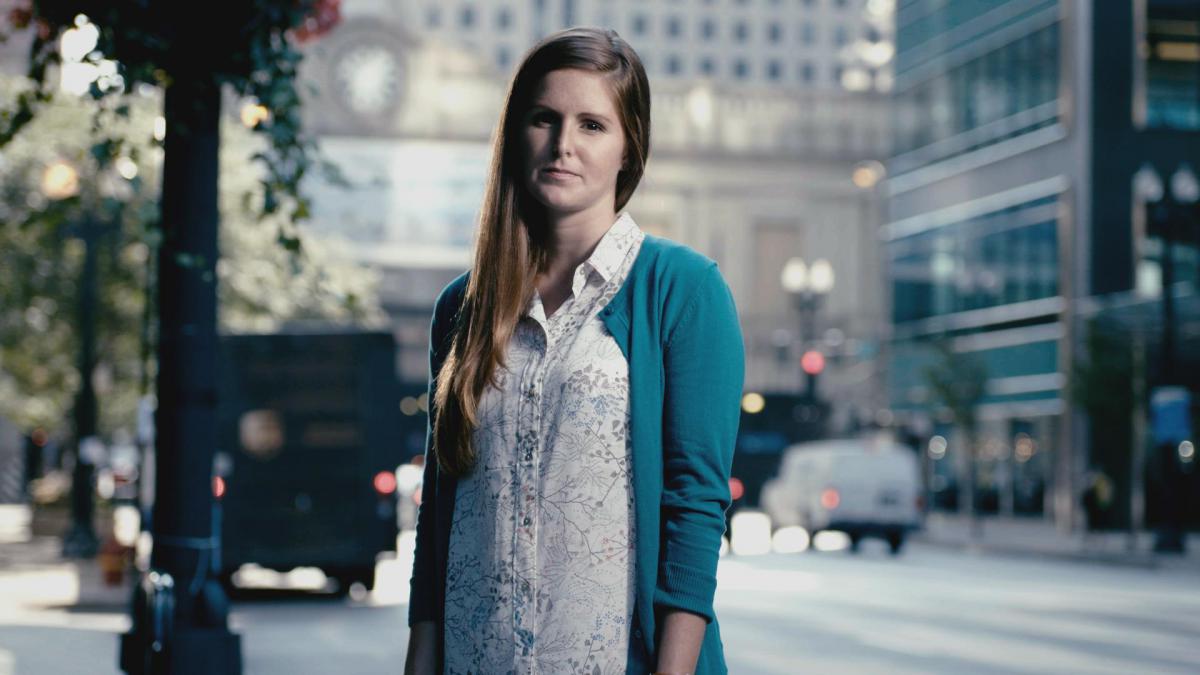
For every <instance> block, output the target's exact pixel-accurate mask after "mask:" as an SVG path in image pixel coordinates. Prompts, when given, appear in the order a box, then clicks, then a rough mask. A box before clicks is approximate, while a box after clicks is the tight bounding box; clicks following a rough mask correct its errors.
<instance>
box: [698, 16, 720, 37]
mask: <svg viewBox="0 0 1200 675" xmlns="http://www.w3.org/2000/svg"><path fill="white" fill-rule="evenodd" d="M716 34H717V23H716V22H715V21H713V20H712V19H705V20H704V21H703V22H702V23H701V24H700V35H702V36H703V37H704V39H705V40H711V39H713V37H715V36H716Z"/></svg>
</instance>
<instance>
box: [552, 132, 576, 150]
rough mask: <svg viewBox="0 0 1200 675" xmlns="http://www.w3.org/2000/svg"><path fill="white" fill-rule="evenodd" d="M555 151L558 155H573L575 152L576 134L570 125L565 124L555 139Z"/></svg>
mask: <svg viewBox="0 0 1200 675" xmlns="http://www.w3.org/2000/svg"><path fill="white" fill-rule="evenodd" d="M554 152H555V154H556V155H558V156H563V155H571V154H573V153H574V152H575V136H574V134H573V133H571V129H570V127H568V126H567V125H565V124H564V125H563V126H562V127H560V128H559V130H558V136H557V137H556V138H555V139H554Z"/></svg>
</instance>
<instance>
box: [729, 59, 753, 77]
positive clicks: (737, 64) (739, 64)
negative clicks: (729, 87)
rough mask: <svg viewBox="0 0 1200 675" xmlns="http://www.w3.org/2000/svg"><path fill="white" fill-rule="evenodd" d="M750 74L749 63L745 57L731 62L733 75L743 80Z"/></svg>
mask: <svg viewBox="0 0 1200 675" xmlns="http://www.w3.org/2000/svg"><path fill="white" fill-rule="evenodd" d="M749 75H750V65H749V64H747V63H746V60H745V59H738V60H737V61H734V62H733V76H734V77H736V78H737V79H739V80H744V79H746V78H747V77H749Z"/></svg>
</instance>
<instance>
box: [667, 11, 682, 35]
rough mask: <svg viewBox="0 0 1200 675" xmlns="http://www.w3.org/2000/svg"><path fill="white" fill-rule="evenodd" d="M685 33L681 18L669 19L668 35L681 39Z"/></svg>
mask: <svg viewBox="0 0 1200 675" xmlns="http://www.w3.org/2000/svg"><path fill="white" fill-rule="evenodd" d="M682 33H683V25H682V23H681V22H680V20H679V17H677V16H673V17H671V18H669V19H667V35H668V36H670V37H673V38H677V37H679V36H680V35H681V34H682Z"/></svg>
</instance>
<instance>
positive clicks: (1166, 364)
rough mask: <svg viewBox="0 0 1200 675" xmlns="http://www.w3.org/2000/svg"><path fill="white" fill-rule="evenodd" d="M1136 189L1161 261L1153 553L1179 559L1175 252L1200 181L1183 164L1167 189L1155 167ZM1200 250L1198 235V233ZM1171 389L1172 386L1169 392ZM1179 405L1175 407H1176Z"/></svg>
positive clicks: (1182, 392)
mask: <svg viewBox="0 0 1200 675" xmlns="http://www.w3.org/2000/svg"><path fill="white" fill-rule="evenodd" d="M1134 186H1135V189H1136V190H1137V192H1138V193H1139V194H1140V195H1141V196H1142V198H1143V199H1144V200H1145V203H1146V208H1147V225H1148V232H1150V233H1152V234H1157V235H1158V236H1159V237H1160V238H1161V240H1162V256H1161V260H1160V265H1159V274H1160V278H1161V284H1160V285H1161V287H1162V288H1161V293H1162V319H1163V329H1162V330H1163V334H1162V350H1161V352H1160V353H1159V374H1158V378H1157V381H1156V383H1155V387H1154V388H1153V389H1152V390H1151V394H1150V407H1151V415H1152V417H1153V418H1154V420H1155V424H1154V429H1153V432H1154V433H1153V436H1154V444H1155V447H1154V453H1155V454H1154V461H1155V463H1156V464H1157V465H1158V466H1159V467H1160V471H1159V474H1160V476H1161V477H1162V481H1163V486H1162V487H1163V496H1164V498H1165V500H1166V502H1167V509H1166V510H1167V523H1166V525H1165V526H1164V527H1163V528H1161V529H1160V530H1159V531H1158V533H1157V536H1156V538H1155V543H1154V550H1155V551H1160V552H1171V553H1183V552H1184V550H1185V548H1186V540H1185V539H1184V537H1183V505H1182V503H1181V500H1182V498H1183V495H1182V492H1183V490H1184V486H1183V485H1182V481H1181V480H1180V477H1181V475H1182V472H1183V467H1182V466H1181V461H1182V457H1180V456H1178V455H1177V452H1178V451H1177V446H1178V447H1179V448H1182V447H1183V444H1184V443H1186V442H1188V441H1189V440H1190V439H1189V438H1188V436H1189V435H1190V434H1189V432H1188V430H1187V429H1186V427H1187V426H1188V425H1187V424H1186V422H1184V423H1183V424H1176V423H1172V419H1173V418H1179V419H1181V420H1186V418H1187V408H1188V401H1189V400H1190V396H1189V391H1188V390H1187V388H1186V387H1184V386H1178V385H1182V384H1183V383H1182V382H1180V381H1179V371H1178V368H1177V363H1176V353H1175V352H1176V340H1175V330H1176V325H1175V324H1176V316H1175V294H1174V285H1175V259H1174V246H1175V241H1176V239H1177V238H1182V236H1183V232H1182V230H1183V229H1184V228H1183V227H1182V226H1183V225H1185V224H1186V225H1190V226H1191V227H1193V228H1194V227H1196V224H1197V223H1196V222H1195V221H1196V220H1197V217H1196V216H1197V213H1196V212H1197V208H1196V207H1197V202H1200V181H1198V180H1197V178H1196V174H1195V173H1194V172H1193V171H1192V167H1191V166H1190V165H1189V164H1188V163H1187V162H1184V163H1183V164H1181V165H1180V166H1179V167H1178V168H1177V169H1176V170H1175V172H1174V173H1173V174H1172V175H1171V179H1170V183H1169V189H1167V187H1166V186H1164V185H1163V181H1162V179H1161V178H1160V177H1159V175H1158V172H1157V171H1155V169H1154V167H1152V166H1151V165H1149V164H1144V165H1143V166H1142V168H1141V169H1139V170H1138V172H1137V174H1135V176H1134ZM1196 236H1197V241H1196V242H1195V243H1196V245H1197V246H1200V233H1197V235H1196ZM1173 385H1175V386H1173ZM1180 401H1181V402H1182V405H1179V404H1178V403H1176V402H1180ZM1172 404H1174V405H1172ZM1171 408H1182V409H1183V414H1173V413H1172V412H1171Z"/></svg>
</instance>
